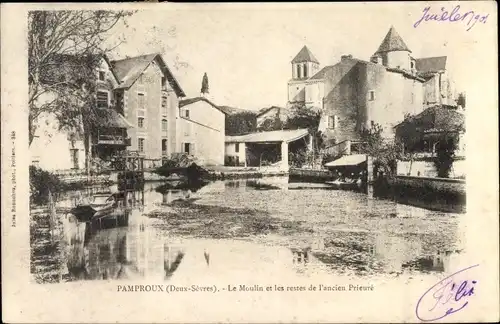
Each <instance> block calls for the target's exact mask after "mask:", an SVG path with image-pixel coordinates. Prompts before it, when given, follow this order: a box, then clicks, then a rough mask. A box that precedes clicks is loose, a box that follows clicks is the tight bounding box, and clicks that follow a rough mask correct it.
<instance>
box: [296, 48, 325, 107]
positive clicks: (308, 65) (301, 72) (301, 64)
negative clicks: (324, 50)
mask: <svg viewBox="0 0 500 324" xmlns="http://www.w3.org/2000/svg"><path fill="white" fill-rule="evenodd" d="M291 63H292V79H291V80H290V81H289V82H288V104H289V105H290V104H293V103H295V102H304V101H305V86H306V80H307V79H309V78H310V77H312V76H313V75H314V74H316V72H318V70H319V61H318V59H316V57H314V55H313V53H312V52H311V51H310V50H309V48H307V46H304V47H302V49H301V50H300V51H299V53H298V54H297V55H296V56H295V57H294V59H293V60H292V62H291Z"/></svg>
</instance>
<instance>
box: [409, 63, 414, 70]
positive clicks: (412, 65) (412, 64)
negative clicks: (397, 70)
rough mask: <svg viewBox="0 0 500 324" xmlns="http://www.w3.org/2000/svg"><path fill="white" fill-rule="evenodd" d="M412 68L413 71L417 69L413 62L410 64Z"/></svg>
mask: <svg viewBox="0 0 500 324" xmlns="http://www.w3.org/2000/svg"><path fill="white" fill-rule="evenodd" d="M410 67H411V69H412V70H413V69H414V68H415V62H413V61H411V62H410Z"/></svg>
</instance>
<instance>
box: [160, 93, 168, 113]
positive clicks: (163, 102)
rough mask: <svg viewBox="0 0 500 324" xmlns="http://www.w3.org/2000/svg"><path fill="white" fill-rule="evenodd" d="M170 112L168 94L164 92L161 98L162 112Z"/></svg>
mask: <svg viewBox="0 0 500 324" xmlns="http://www.w3.org/2000/svg"><path fill="white" fill-rule="evenodd" d="M167 113H168V95H167V94H166V93H163V95H162V98H161V114H162V115H163V116H167Z"/></svg>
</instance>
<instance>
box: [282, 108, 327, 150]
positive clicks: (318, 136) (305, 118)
mask: <svg viewBox="0 0 500 324" xmlns="http://www.w3.org/2000/svg"><path fill="white" fill-rule="evenodd" d="M290 110H291V114H290V117H289V118H288V119H287V121H286V122H285V123H284V125H283V129H303V128H305V129H307V130H308V131H309V134H310V135H311V136H312V139H313V150H314V151H319V150H320V149H321V148H322V147H323V144H324V141H323V136H322V133H321V131H318V127H319V122H320V120H321V111H320V110H319V109H312V108H308V107H306V106H305V104H303V103H301V104H296V105H294V106H292V107H291V109H290Z"/></svg>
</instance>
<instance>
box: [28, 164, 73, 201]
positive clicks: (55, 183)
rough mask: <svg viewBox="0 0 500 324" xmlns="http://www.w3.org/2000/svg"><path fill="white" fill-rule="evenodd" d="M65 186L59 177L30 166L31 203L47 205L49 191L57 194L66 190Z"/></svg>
mask: <svg viewBox="0 0 500 324" xmlns="http://www.w3.org/2000/svg"><path fill="white" fill-rule="evenodd" d="M64 188H65V184H64V183H63V182H62V181H61V180H60V179H59V177H58V176H57V175H55V174H53V173H51V172H49V171H45V170H42V169H40V168H37V167H35V166H33V165H31V166H30V202H31V203H36V204H43V203H47V201H48V196H49V191H50V192H51V193H52V194H55V193H57V192H59V191H62V190H64Z"/></svg>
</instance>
